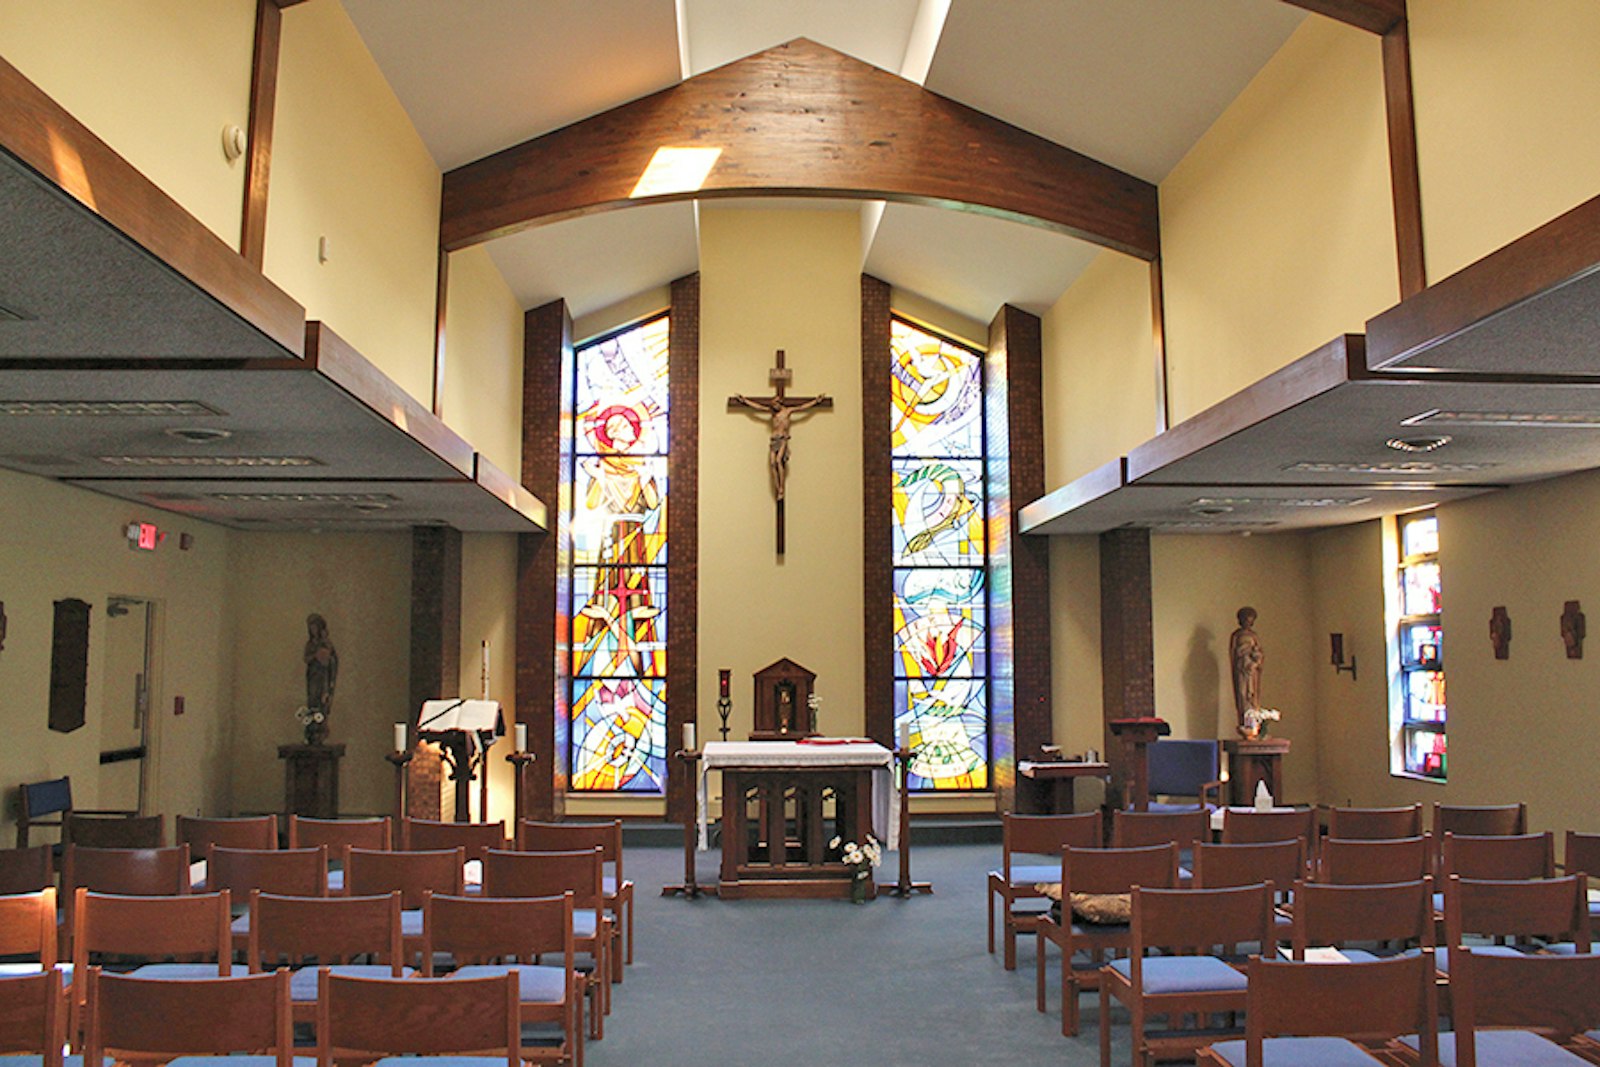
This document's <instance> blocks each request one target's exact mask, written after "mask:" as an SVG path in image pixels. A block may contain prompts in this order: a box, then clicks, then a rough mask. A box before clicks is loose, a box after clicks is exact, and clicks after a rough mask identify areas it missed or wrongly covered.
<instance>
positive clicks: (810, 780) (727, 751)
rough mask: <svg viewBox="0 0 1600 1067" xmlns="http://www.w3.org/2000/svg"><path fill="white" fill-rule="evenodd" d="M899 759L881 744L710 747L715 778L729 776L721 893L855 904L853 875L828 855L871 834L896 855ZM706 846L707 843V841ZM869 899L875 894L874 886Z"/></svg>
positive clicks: (708, 759) (706, 764)
mask: <svg viewBox="0 0 1600 1067" xmlns="http://www.w3.org/2000/svg"><path fill="white" fill-rule="evenodd" d="M893 759H894V755H893V753H891V752H890V751H889V750H888V749H886V748H884V747H883V746H882V745H878V744H874V743H872V742H850V743H841V744H832V743H816V744H807V743H805V742H786V741H767V742H750V743H743V742H715V741H714V742H709V743H707V744H706V745H705V746H704V749H703V752H702V761H701V763H702V768H703V770H702V778H701V783H700V789H701V805H700V806H701V812H700V814H701V822H702V829H703V827H704V819H705V815H706V811H705V779H704V776H703V775H704V772H705V771H706V770H717V771H721V772H722V872H721V881H720V884H719V886H718V894H719V895H720V896H722V897H723V898H725V899H739V898H741V897H806V898H818V897H848V896H849V895H850V885H851V875H852V869H851V868H850V867H848V866H846V865H845V864H844V863H842V862H840V860H839V850H838V849H837V848H832V847H830V846H829V842H830V841H832V840H833V839H834V838H835V837H838V838H839V839H841V840H842V841H855V842H857V843H861V842H864V841H865V840H866V835H867V834H869V833H870V834H872V835H873V836H874V837H876V838H877V839H878V840H879V841H880V842H882V843H884V845H885V847H886V848H889V847H893V843H894V842H893V839H894V837H895V833H894V821H893V819H892V816H891V812H890V808H891V807H892V805H891V804H889V803H885V801H892V800H893V792H892V790H891V789H890V788H889V767H890V766H891V764H892V761H893ZM701 840H702V847H705V846H704V840H705V839H704V836H703V835H702V838H701ZM868 881H869V884H868V886H867V896H868V897H869V898H871V897H873V896H875V895H876V885H875V883H874V882H873V880H871V879H869V880H868Z"/></svg>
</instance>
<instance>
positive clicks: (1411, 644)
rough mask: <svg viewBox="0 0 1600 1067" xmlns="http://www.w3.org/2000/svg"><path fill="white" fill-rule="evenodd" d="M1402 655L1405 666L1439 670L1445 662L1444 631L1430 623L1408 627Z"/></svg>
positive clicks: (1405, 632)
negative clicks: (1440, 665)
mask: <svg viewBox="0 0 1600 1067" xmlns="http://www.w3.org/2000/svg"><path fill="white" fill-rule="evenodd" d="M1400 655H1401V662H1402V664H1403V665H1404V666H1407V667H1433V668H1437V667H1438V666H1439V664H1440V663H1442V662H1444V629H1443V628H1442V627H1439V626H1434V625H1431V624H1429V623H1412V624H1410V625H1409V626H1406V627H1405V629H1404V637H1403V638H1402V645H1401V650H1400Z"/></svg>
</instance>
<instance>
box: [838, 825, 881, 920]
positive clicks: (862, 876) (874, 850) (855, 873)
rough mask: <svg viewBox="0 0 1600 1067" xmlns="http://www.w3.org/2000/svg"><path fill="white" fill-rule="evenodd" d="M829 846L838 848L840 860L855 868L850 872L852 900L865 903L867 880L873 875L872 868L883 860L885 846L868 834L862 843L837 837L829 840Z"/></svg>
mask: <svg viewBox="0 0 1600 1067" xmlns="http://www.w3.org/2000/svg"><path fill="white" fill-rule="evenodd" d="M828 847H829V848H832V849H838V850H839V861H840V862H841V863H843V864H844V865H845V866H847V867H851V868H853V870H852V871H851V874H850V900H851V901H852V902H853V903H856V904H860V903H863V902H864V901H865V900H866V898H867V880H868V879H869V878H871V877H872V868H874V867H876V866H878V865H879V864H881V863H882V862H883V846H882V845H880V844H879V843H878V839H877V838H875V837H873V836H872V835H871V834H868V835H866V840H865V841H863V842H862V843H861V844H857V843H856V842H854V841H845V840H844V839H843V838H840V837H835V838H834V839H833V840H832V841H829V842H828Z"/></svg>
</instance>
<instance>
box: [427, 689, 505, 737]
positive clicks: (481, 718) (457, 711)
mask: <svg viewBox="0 0 1600 1067" xmlns="http://www.w3.org/2000/svg"><path fill="white" fill-rule="evenodd" d="M417 733H418V734H419V735H421V736H422V737H424V738H426V739H427V740H430V741H437V740H441V737H440V736H439V735H443V734H452V733H461V734H465V735H466V736H467V738H468V739H469V740H470V741H471V743H472V746H473V747H474V748H477V749H485V748H489V747H491V746H492V745H493V744H494V743H495V741H496V740H497V739H499V738H502V737H504V736H505V735H506V720H505V716H503V715H502V714H501V713H500V702H499V701H498V700H425V701H423V702H422V710H421V711H420V712H418V713H417Z"/></svg>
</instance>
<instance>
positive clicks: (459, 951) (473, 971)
mask: <svg viewBox="0 0 1600 1067" xmlns="http://www.w3.org/2000/svg"><path fill="white" fill-rule="evenodd" d="M422 907H423V912H424V913H425V914H426V915H427V920H426V922H424V924H423V927H424V929H426V930H427V936H426V938H425V939H424V941H423V945H424V949H423V953H422V974H423V977H425V978H432V977H433V976H434V967H435V966H436V965H437V960H438V956H439V955H440V954H446V955H448V956H450V958H451V962H452V963H453V964H454V966H455V970H453V971H452V972H451V973H450V978H451V979H452V980H461V979H466V978H483V977H489V976H494V975H498V974H504V973H505V972H506V971H508V970H514V971H516V972H517V976H518V984H519V990H520V997H521V1005H522V1022H523V1024H524V1025H527V1024H530V1023H532V1024H551V1023H554V1024H555V1025H556V1026H557V1027H559V1028H560V1033H561V1037H560V1040H559V1041H558V1042H557V1043H556V1044H555V1045H554V1046H553V1047H552V1048H549V1049H546V1050H541V1051H549V1052H553V1053H554V1054H555V1058H556V1059H558V1060H566V1061H567V1062H569V1063H573V1064H575V1065H576V1067H582V1064H583V993H584V989H585V986H586V984H587V983H586V982H585V981H584V978H583V976H582V975H581V974H579V973H578V969H577V956H576V953H575V951H574V946H573V938H572V911H573V908H572V894H571V893H563V894H562V895H561V896H559V897H523V898H515V899H514V898H508V897H502V898H490V897H450V896H441V895H437V894H429V896H428V899H427V900H426V901H425V902H424V903H423V906H422ZM546 955H550V956H556V957H558V958H559V959H560V961H561V962H560V963H559V964H546V963H542V962H540V961H541V959H542V957H543V956H546ZM523 1052H524V1055H525V1056H527V1057H528V1058H530V1059H531V1058H533V1055H532V1053H533V1050H532V1049H524V1050H523Z"/></svg>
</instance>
